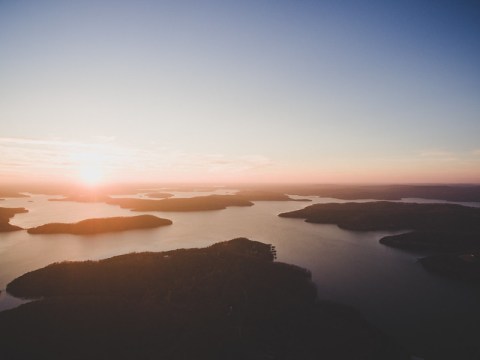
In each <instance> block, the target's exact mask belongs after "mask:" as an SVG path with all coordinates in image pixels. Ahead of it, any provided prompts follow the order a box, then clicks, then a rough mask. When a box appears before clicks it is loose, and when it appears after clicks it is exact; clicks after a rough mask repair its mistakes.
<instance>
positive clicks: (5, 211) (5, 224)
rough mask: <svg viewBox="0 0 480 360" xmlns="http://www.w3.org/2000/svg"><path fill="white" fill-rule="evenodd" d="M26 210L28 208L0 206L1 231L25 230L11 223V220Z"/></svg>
mask: <svg viewBox="0 0 480 360" xmlns="http://www.w3.org/2000/svg"><path fill="white" fill-rule="evenodd" d="M26 212H28V210H27V209H25V208H0V232H8V231H16V230H23V229H22V228H21V227H20V226H16V225H12V224H10V223H9V221H10V219H11V218H12V217H14V216H15V214H21V213H26Z"/></svg>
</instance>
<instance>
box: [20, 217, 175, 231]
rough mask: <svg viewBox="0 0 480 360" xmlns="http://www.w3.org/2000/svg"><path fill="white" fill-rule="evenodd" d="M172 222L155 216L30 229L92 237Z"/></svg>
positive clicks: (52, 225) (100, 220) (114, 218)
mask: <svg viewBox="0 0 480 360" xmlns="http://www.w3.org/2000/svg"><path fill="white" fill-rule="evenodd" d="M171 224H172V221H171V220H168V219H162V218H159V217H156V216H153V215H138V216H130V217H110V218H98V219H87V220H83V221H80V222H77V223H73V224H65V223H51V224H45V225H41V226H37V227H34V228H31V229H28V230H27V231H28V233H30V234H74V235H90V234H100V233H106V232H117V231H125V230H133V229H146V228H155V227H159V226H165V225H171Z"/></svg>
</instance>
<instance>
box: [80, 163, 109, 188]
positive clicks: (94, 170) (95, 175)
mask: <svg viewBox="0 0 480 360" xmlns="http://www.w3.org/2000/svg"><path fill="white" fill-rule="evenodd" d="M80 179H81V181H82V182H83V183H85V184H87V185H89V186H94V185H98V184H99V183H100V182H101V181H102V179H103V173H102V170H101V169H100V167H98V166H84V167H82V168H81V169H80Z"/></svg>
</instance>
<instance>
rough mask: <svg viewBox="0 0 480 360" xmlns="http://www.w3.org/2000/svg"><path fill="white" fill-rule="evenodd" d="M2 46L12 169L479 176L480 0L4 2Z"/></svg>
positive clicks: (5, 160)
mask: <svg viewBox="0 0 480 360" xmlns="http://www.w3.org/2000/svg"><path fill="white" fill-rule="evenodd" d="M0 49H1V55H0V150H1V152H0V173H2V175H3V177H4V178H10V179H14V178H17V177H25V176H28V175H32V174H35V175H38V177H42V176H47V174H48V175H51V174H52V171H55V172H58V175H59V176H60V177H61V176H67V177H70V178H72V179H73V178H75V176H76V175H78V172H79V171H80V170H78V169H81V168H85V166H86V165H85V164H83V163H81V161H80V163H79V160H78V159H79V158H81V159H90V160H88V161H87V160H82V161H87V162H93V163H95V164H94V165H92V166H95V167H96V168H102V169H105V174H104V175H105V178H108V179H109V180H114V179H117V180H118V179H125V180H142V179H145V180H146V179H147V178H148V179H151V180H159V181H162V180H165V181H174V180H179V181H219V180H222V181H223V180H224V181H276V180H280V181H302V182H337V181H338V182H480V135H479V134H480V101H479V100H480V70H479V69H480V67H479V66H478V64H480V5H478V4H475V1H421V0H420V1H391V2H389V1H293V0H292V1H263V0H258V1H81V2H66V1H21V0H20V1H0ZM79 154H80V155H79ZM85 154H86V155H85ZM92 159H97V160H92ZM98 159H101V160H98ZM132 168H134V169H135V171H134V172H133V173H132V171H131V169H132ZM135 174H136V175H135Z"/></svg>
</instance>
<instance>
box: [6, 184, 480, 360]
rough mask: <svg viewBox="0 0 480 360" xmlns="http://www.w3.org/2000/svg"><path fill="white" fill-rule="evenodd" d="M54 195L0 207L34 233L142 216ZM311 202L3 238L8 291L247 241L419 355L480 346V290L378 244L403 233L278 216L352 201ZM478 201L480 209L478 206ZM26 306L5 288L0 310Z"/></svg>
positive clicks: (322, 294)
mask: <svg viewBox="0 0 480 360" xmlns="http://www.w3.org/2000/svg"><path fill="white" fill-rule="evenodd" d="M214 193H228V191H226V190H220V191H216V192H214ZM174 194H175V195H176V196H186V195H185V193H174ZM206 194H210V193H205V192H202V193H195V192H191V193H188V196H195V195H206ZM140 197H141V195H140ZM51 198H54V196H47V195H32V196H31V197H29V198H9V199H6V200H4V201H2V202H1V203H0V206H1V207H25V208H27V209H28V210H29V212H28V213H25V214H17V215H15V217H14V218H12V219H11V221H10V222H11V223H12V224H14V225H18V226H21V227H25V228H28V227H33V226H38V225H42V224H45V223H50V222H76V221H80V220H83V219H87V218H95V217H109V216H131V215H136V214H141V212H135V213H132V212H131V211H129V210H126V209H121V208H119V207H117V206H112V205H107V204H102V203H74V202H59V201H48V199H51ZM298 198H300V197H298ZM301 198H306V197H301ZM308 198H310V199H311V200H313V201H312V202H311V203H307V202H293V201H271V202H267V201H265V202H255V205H254V206H251V207H230V208H227V209H225V210H217V211H206V212H187V213H181V212H148V213H150V214H155V215H157V216H159V217H164V218H168V219H171V220H172V221H173V225H171V226H166V227H160V228H156V229H145V230H132V231H126V232H120V233H111V234H102V235H89V236H78V235H30V234H28V233H27V232H26V231H17V232H11V233H1V234H0V289H5V287H6V285H7V284H8V283H9V282H10V281H11V280H13V279H14V278H16V277H18V276H20V275H22V274H24V273H25V272H28V271H31V270H34V269H37V268H40V267H43V266H46V265H48V264H50V263H52V262H58V261H64V260H87V259H93V260H96V259H102V258H107V257H111V256H115V255H119V254H125V253H129V252H142V251H163V250H171V249H178V248H192V247H204V246H208V245H211V244H213V243H216V242H219V241H225V240H229V239H232V238H236V237H247V238H249V239H252V240H257V241H261V242H264V243H269V244H273V245H275V246H276V249H277V255H278V259H277V261H282V262H287V263H291V264H296V265H299V266H302V267H305V268H307V269H309V270H310V271H311V272H312V275H313V280H314V282H315V283H316V285H317V288H318V294H319V297H320V298H321V299H327V300H333V301H337V302H341V303H344V304H347V305H351V306H353V307H355V308H356V309H358V310H359V311H360V312H361V313H362V315H363V316H364V317H365V318H367V319H368V320H369V321H370V322H371V323H373V324H374V325H375V326H377V327H378V328H380V329H381V330H382V331H383V332H385V333H387V334H388V335H390V336H392V337H394V338H395V339H397V340H398V341H399V342H400V343H401V344H403V345H404V346H405V347H406V348H407V349H408V350H410V351H411V352H413V353H414V354H419V355H420V356H422V355H423V354H429V353H430V354H434V355H435V354H442V355H443V356H445V358H448V356H449V355H448V354H459V351H460V352H461V351H464V350H465V349H468V348H475V349H477V348H478V346H479V345H478V344H479V334H480V321H479V320H480V307H479V306H478V305H479V304H480V287H478V286H473V285H472V284H469V283H463V282H460V281H455V280H450V279H446V278H442V277H438V276H435V275H432V274H429V273H427V272H426V271H425V270H424V269H423V268H422V266H421V265H420V264H419V263H418V262H417V259H418V258H419V257H421V256H422V254H418V253H412V252H406V251H401V250H397V249H393V248H389V247H386V246H384V245H381V244H379V242H378V240H379V239H380V238H381V237H383V236H385V235H389V234H395V233H399V232H385V231H382V232H379V231H374V232H356V231H347V230H342V229H339V228H338V227H337V226H336V225H321V224H309V223H306V222H304V221H303V220H300V219H288V218H279V217H278V216H277V215H278V214H279V213H282V212H287V211H292V210H297V209H301V208H303V207H305V206H308V205H310V204H312V203H319V202H321V203H327V202H345V201H341V200H337V199H328V198H318V197H308ZM403 201H410V202H436V201H427V200H422V199H405V200H403ZM470 205H471V206H480V204H479V203H470ZM19 303H20V301H19V300H18V299H15V298H12V297H11V296H8V295H7V294H6V293H5V291H4V290H2V293H1V295H0V310H5V309H8V308H11V307H14V306H17V305H18V304H19ZM459 356H461V355H459ZM456 358H457V359H459V358H460V357H456ZM465 358H466V357H465ZM472 358H473V357H472Z"/></svg>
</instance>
